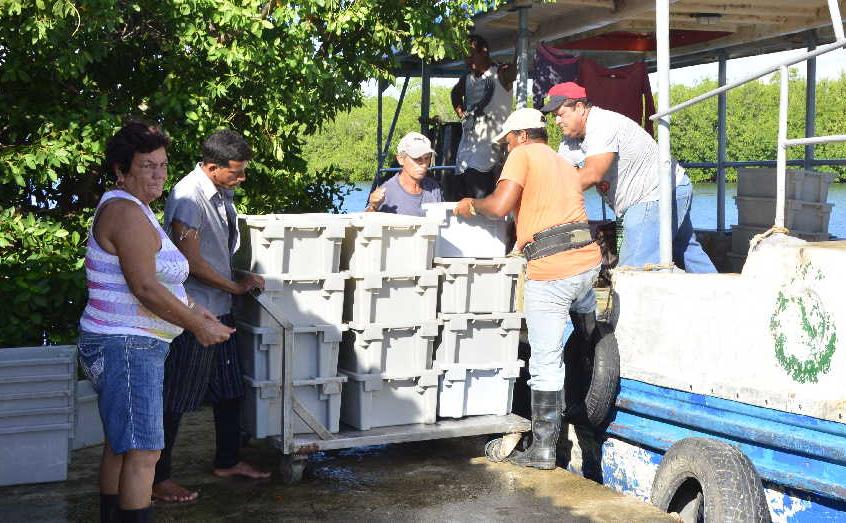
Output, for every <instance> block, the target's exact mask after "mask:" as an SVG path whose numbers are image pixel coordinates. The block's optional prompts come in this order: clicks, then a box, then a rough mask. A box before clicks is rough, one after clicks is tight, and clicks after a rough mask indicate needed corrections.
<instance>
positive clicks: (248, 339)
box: [234, 214, 349, 438]
mask: <svg viewBox="0 0 846 523" xmlns="http://www.w3.org/2000/svg"><path fill="white" fill-rule="evenodd" d="M239 227H240V231H241V246H240V248H239V251H238V254H237V255H236V258H235V267H236V268H237V269H241V270H246V271H250V272H254V273H257V274H260V275H261V276H263V277H264V279H265V290H264V293H263V298H264V299H265V300H266V301H267V302H268V303H270V304H272V305H271V306H272V307H273V308H274V309H275V311H276V312H278V314H279V315H280V316H282V317H283V318H284V319H285V320H286V321H287V322H289V323H290V324H291V326H292V328H282V327H281V326H280V325H279V324H278V323H277V322H276V320H275V319H274V318H273V316H272V315H271V314H269V313H268V312H267V311H266V310H265V309H264V308H263V307H262V306H261V305H260V304H259V303H258V301H257V300H256V299H255V298H253V297H252V296H242V297H238V298H237V299H236V300H235V304H234V313H235V318H236V321H237V327H238V338H237V339H238V349H239V352H240V356H241V362H242V365H243V368H244V373H245V380H246V382H247V387H248V394H247V397H246V399H245V406H244V408H243V409H242V415H243V420H242V421H243V423H244V426H245V428H246V429H247V430H248V431H249V432H250V433H251V434H252V435H253V436H255V437H257V438H261V437H266V436H275V435H279V434H281V432H282V426H283V422H284V420H283V405H284V398H283V391H284V387H283V380H284V374H283V373H284V372H285V362H284V361H283V360H284V357H283V355H284V354H285V348H286V345H288V346H290V347H291V349H292V350H291V353H292V354H293V362H292V365H291V368H290V369H289V370H290V372H291V379H292V383H293V390H294V394H293V395H294V399H296V400H297V401H298V402H299V403H300V404H301V405H302V406H303V407H304V408H305V409H306V410H308V412H309V413H310V414H311V415H312V416H313V417H314V418H316V419H317V421H319V422H320V423H321V424H322V425H323V426H324V427H325V428H326V429H328V430H329V431H330V432H338V430H339V419H340V408H341V384H342V383H343V382H345V381H346V377H344V376H339V375H338V351H339V345H340V342H341V335H342V333H343V332H344V331H345V330H346V326H345V325H344V324H343V322H342V316H343V300H344V284H345V282H346V280H347V278H348V276H349V275H348V273H346V272H344V271H341V270H340V258H341V243H342V242H343V239H344V235H345V233H346V228H347V219H346V218H344V217H341V216H339V215H333V214H273V215H264V216H240V217H239ZM292 427H293V431H294V433H295V434H305V433H311V432H313V431H312V429H311V428H309V427H308V425H307V424H306V423H305V422H304V421H303V420H302V419H300V417H299V416H294V419H293V420H292Z"/></svg>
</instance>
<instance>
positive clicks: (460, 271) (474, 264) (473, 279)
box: [426, 203, 526, 418]
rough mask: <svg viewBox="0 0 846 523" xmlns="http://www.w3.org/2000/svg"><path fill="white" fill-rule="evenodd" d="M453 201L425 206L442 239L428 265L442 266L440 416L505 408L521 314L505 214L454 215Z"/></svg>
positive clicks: (516, 370)
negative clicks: (509, 255)
mask: <svg viewBox="0 0 846 523" xmlns="http://www.w3.org/2000/svg"><path fill="white" fill-rule="evenodd" d="M453 207H454V204H451V203H443V204H432V205H427V206H426V211H427V216H431V217H436V218H437V219H438V220H439V222H440V224H441V227H440V236H439V242H438V248H437V249H436V258H435V260H434V265H435V267H436V268H439V269H440V270H441V274H442V276H441V286H440V295H439V300H438V301H439V303H440V313H439V316H438V317H439V319H440V321H441V324H442V325H441V333H440V336H439V342H438V345H437V350H436V352H435V361H436V365H437V367H438V368H439V369H441V370H442V371H443V374H442V375H441V376H440V383H439V387H438V396H439V397H438V415H439V416H442V417H451V418H461V417H464V416H472V415H483V414H496V415H504V414H508V413H509V412H511V399H512V394H513V390H514V381H515V380H516V379H517V377H518V376H519V375H520V367H522V366H523V362H522V361H520V360H519V359H518V358H517V348H518V345H519V342H520V328H521V325H522V314H521V313H518V312H516V306H517V303H516V302H517V287H518V280H519V278H520V274H521V273H522V272H523V269H524V267H525V263H526V262H525V259H524V258H521V257H507V256H506V254H507V252H508V251H507V246H508V235H509V231H510V228H511V223H510V220H509V219H507V218H506V219H500V220H493V219H489V218H485V217H483V216H475V217H472V218H470V219H465V218H458V217H456V216H454V215H453V213H452V209H453Z"/></svg>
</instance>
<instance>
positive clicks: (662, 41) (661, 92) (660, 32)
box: [655, 0, 673, 265]
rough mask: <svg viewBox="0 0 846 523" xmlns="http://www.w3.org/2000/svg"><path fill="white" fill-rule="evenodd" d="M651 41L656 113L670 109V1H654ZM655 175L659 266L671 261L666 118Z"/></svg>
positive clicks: (662, 123)
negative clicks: (655, 68)
mask: <svg viewBox="0 0 846 523" xmlns="http://www.w3.org/2000/svg"><path fill="white" fill-rule="evenodd" d="M655 38H656V44H657V45H656V50H657V59H658V60H657V62H658V110H659V111H661V112H665V111H667V109H669V107H670V2H669V0H655ZM658 176H659V179H660V187H661V196H660V200H659V209H660V214H659V216H660V220H661V221H660V233H659V237H658V240H659V254H660V261H661V265H670V264H671V263H672V262H673V232H672V220H673V183H672V182H673V176H672V173H671V171H670V116H669V115H666V114H665V115H664V116H662V117H661V118H659V119H658Z"/></svg>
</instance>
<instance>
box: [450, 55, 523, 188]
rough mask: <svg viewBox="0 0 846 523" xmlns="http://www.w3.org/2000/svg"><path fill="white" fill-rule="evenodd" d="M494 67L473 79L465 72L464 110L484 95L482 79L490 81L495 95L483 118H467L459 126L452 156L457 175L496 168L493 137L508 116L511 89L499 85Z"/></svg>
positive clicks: (471, 74)
mask: <svg viewBox="0 0 846 523" xmlns="http://www.w3.org/2000/svg"><path fill="white" fill-rule="evenodd" d="M497 70H498V69H497V66H495V65H492V66H491V67H489V68H488V70H487V71H485V72H484V73H482V75H481V76H479V77H478V78H476V75H474V74H473V73H468V74H467V78H466V80H465V81H466V84H465V87H464V107H465V108H467V107H472V106H474V105H476V104H477V103H478V102H479V101H480V100H482V98H483V97H484V95H485V80H487V79H492V80H493V82H494V85H495V87H494V92H493V96H492V97H491V101H490V102H488V105H486V106H485V108H484V115H482V116H481V117H478V118H474V117H472V116H469V117H467V118H465V119H464V120H463V121H462V123H461V143H459V144H458V153H456V157H455V165H456V166H457V171H456V174H461V173H462V172H464V171H466V170H467V169H476V170H477V171H482V172H486V171H490V170H491V169H493V167H494V165H496V162H497V159H498V156H499V155H498V153H497V152H496V151H495V150H494V148H493V141H494V140H493V139H494V136H496V135H497V134H499V132H500V130H502V124H504V123H505V119H506V118H508V115H509V114H510V113H511V90H506V89H505V88H504V87H503V86H502V82H500V81H499V78H498V76H497Z"/></svg>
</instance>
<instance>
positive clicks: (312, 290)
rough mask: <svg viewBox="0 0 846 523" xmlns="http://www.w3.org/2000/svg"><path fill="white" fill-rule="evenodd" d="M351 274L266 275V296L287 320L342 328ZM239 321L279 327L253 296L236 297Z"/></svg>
mask: <svg viewBox="0 0 846 523" xmlns="http://www.w3.org/2000/svg"><path fill="white" fill-rule="evenodd" d="M347 277H348V274H347V273H345V272H341V273H337V274H324V275H317V276H309V277H306V276H294V275H291V276H289V275H282V276H266V277H265V289H264V293H263V294H264V295H266V296H268V297H270V299H271V301H272V302H273V303H274V304H275V305H276V306H277V308H278V309H279V310H280V311H281V313H282V314H283V316H284V317H285V319H286V320H288V321H289V322H291V323H292V324H294V325H295V326H299V325H339V324H341V323H342V321H341V318H342V315H343V311H344V282H345V280H346V279H347ZM233 312H234V315H235V317H236V318H237V319H239V320H241V321H243V322H245V323H249V324H250V325H256V326H259V327H276V326H277V323H276V321H275V320H274V319H273V318H272V317H271V316H270V314H268V313H267V312H266V311H265V310H264V309H263V308H262V306H261V305H259V303H258V302H257V301H256V300H255V299H254V298H253V297H252V296H248V295H245V296H236V297H235V300H234V306H233Z"/></svg>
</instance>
